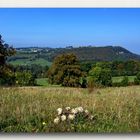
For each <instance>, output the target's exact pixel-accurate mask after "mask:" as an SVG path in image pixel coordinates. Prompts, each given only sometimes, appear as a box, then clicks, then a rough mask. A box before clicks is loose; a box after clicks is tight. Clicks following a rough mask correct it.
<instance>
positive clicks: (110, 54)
mask: <svg viewBox="0 0 140 140" xmlns="http://www.w3.org/2000/svg"><path fill="white" fill-rule="evenodd" d="M16 51H17V53H16V55H15V56H12V57H10V58H8V60H7V61H8V62H9V63H11V64H15V65H17V64H18V65H23V64H24V65H25V64H26V65H30V64H41V65H44V66H45V65H50V64H51V62H52V61H53V60H54V58H55V57H56V56H57V55H59V54H64V53H74V54H75V55H76V56H77V57H78V59H79V60H80V61H115V60H119V61H127V60H140V55H137V54H134V53H132V52H130V51H128V50H127V49H125V48H123V47H120V46H104V47H92V46H83V47H77V48H74V47H72V46H68V47H66V48H39V47H29V48H17V49H16Z"/></svg>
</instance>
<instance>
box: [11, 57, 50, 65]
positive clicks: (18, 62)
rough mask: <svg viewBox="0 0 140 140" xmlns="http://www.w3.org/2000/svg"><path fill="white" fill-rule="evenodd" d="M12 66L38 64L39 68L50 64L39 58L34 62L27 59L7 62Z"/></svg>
mask: <svg viewBox="0 0 140 140" xmlns="http://www.w3.org/2000/svg"><path fill="white" fill-rule="evenodd" d="M9 63H10V64H12V65H31V64H39V65H41V66H46V65H48V66H50V65H51V62H49V61H47V60H45V59H43V58H39V59H35V60H29V59H18V60H15V61H10V62H9Z"/></svg>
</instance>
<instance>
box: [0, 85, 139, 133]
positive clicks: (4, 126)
mask: <svg viewBox="0 0 140 140" xmlns="http://www.w3.org/2000/svg"><path fill="white" fill-rule="evenodd" d="M66 106H70V107H77V106H82V107H83V108H85V109H88V110H89V111H90V112H91V113H92V114H93V115H94V116H95V120H94V122H92V123H91V124H86V123H85V124H84V125H81V126H78V127H76V128H75V129H74V130H73V129H70V130H69V131H71V132H73V131H76V132H139V131H140V86H131V87H121V88H102V89H97V90H96V91H95V92H94V93H90V94H88V90H87V89H81V88H62V87H58V88H45V87H19V88H18V87H17V88H14V87H13V88H1V89H0V114H1V115H0V131H6V132H61V130H62V131H64V132H65V131H67V130H66V129H63V127H65V126H64V125H63V126H61V128H59V127H56V126H54V124H53V119H54V117H55V115H56V109H57V108H59V107H62V108H63V107H66ZM44 121H45V122H46V123H47V125H46V126H43V125H42V122H44Z"/></svg>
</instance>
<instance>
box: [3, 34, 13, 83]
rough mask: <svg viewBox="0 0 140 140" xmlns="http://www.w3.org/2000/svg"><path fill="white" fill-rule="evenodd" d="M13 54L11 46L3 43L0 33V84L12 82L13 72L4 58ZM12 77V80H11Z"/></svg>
mask: <svg viewBox="0 0 140 140" xmlns="http://www.w3.org/2000/svg"><path fill="white" fill-rule="evenodd" d="M14 54H15V50H14V49H13V47H10V46H9V45H8V44H5V43H4V41H3V40H2V36H1V35H0V84H8V83H9V84H10V85H11V84H12V83H13V79H14V78H13V77H14V74H13V73H12V71H11V69H10V68H9V65H8V64H6V59H7V57H8V56H12V55H14ZM11 79H12V81H11Z"/></svg>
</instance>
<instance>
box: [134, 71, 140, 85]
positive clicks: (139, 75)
mask: <svg viewBox="0 0 140 140" xmlns="http://www.w3.org/2000/svg"><path fill="white" fill-rule="evenodd" d="M134 83H135V84H136V85H139V84H140V72H138V73H137V75H136V78H135V79H134Z"/></svg>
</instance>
